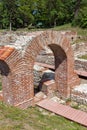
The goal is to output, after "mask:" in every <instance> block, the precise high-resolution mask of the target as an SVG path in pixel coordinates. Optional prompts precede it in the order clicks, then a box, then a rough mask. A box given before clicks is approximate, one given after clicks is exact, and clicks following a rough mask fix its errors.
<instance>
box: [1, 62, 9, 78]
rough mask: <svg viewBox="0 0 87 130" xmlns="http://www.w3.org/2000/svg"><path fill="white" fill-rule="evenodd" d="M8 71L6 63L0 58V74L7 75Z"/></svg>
mask: <svg viewBox="0 0 87 130" xmlns="http://www.w3.org/2000/svg"><path fill="white" fill-rule="evenodd" d="M9 72H10V68H9V66H8V65H7V63H6V62H5V61H3V60H0V74H1V75H4V76H8V74H9Z"/></svg>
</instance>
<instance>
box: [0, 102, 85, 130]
mask: <svg viewBox="0 0 87 130" xmlns="http://www.w3.org/2000/svg"><path fill="white" fill-rule="evenodd" d="M0 130H86V128H85V127H83V126H81V125H79V124H77V123H75V122H72V121H69V120H67V119H65V118H63V117H60V116H57V115H54V114H52V113H50V112H48V111H46V110H44V111H43V110H41V111H40V110H39V109H38V108H37V107H34V108H33V107H31V108H28V109H26V110H20V109H18V108H14V107H11V106H7V105H5V104H4V103H2V102H0Z"/></svg>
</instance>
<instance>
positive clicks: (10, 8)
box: [2, 0, 17, 31]
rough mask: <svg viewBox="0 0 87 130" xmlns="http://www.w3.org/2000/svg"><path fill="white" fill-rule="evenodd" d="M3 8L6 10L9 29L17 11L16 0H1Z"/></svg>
mask: <svg viewBox="0 0 87 130" xmlns="http://www.w3.org/2000/svg"><path fill="white" fill-rule="evenodd" d="M2 2H3V10H5V11H6V12H7V15H8V19H9V27H10V31H11V30H12V24H13V23H14V19H15V17H16V13H17V5H16V0H3V1H2Z"/></svg>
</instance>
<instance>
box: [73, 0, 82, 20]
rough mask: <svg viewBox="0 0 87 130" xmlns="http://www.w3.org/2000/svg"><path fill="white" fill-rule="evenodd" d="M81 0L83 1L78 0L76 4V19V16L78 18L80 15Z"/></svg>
mask: <svg viewBox="0 0 87 130" xmlns="http://www.w3.org/2000/svg"><path fill="white" fill-rule="evenodd" d="M81 1H82V0H77V2H76V6H75V13H74V19H76V18H77V16H78V13H79V9H80V4H81Z"/></svg>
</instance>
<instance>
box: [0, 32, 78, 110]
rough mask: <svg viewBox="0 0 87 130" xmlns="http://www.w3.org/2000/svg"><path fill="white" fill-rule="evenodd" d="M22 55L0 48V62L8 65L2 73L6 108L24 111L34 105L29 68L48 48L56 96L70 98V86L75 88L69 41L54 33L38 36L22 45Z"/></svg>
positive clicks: (75, 76)
mask: <svg viewBox="0 0 87 130" xmlns="http://www.w3.org/2000/svg"><path fill="white" fill-rule="evenodd" d="M25 46H26V47H25V48H22V49H24V50H23V52H22V50H21V51H20V50H17V49H16V48H12V47H10V46H7V47H1V48H0V50H1V51H0V53H1V54H0V60H2V61H4V62H5V63H6V64H7V65H8V68H9V69H8V70H10V71H7V72H8V73H6V74H5V73H3V72H4V71H2V73H3V74H4V75H3V88H5V89H4V101H5V102H6V103H7V104H10V105H14V106H18V107H20V108H27V107H28V106H29V105H32V104H33V103H34V86H33V66H34V63H35V60H36V57H37V55H38V54H39V52H40V51H41V50H42V49H44V47H50V49H51V50H52V51H53V53H54V57H55V68H56V70H55V81H56V88H57V90H58V91H59V93H60V94H61V95H62V96H64V97H68V96H70V90H71V88H72V87H73V86H75V85H77V84H79V79H78V76H77V75H76V73H74V58H73V51H72V48H71V45H70V43H69V40H68V39H67V38H66V37H65V35H62V34H61V33H60V32H57V31H46V32H43V33H42V32H41V33H39V34H37V35H35V36H33V37H32V38H30V41H29V43H27V44H26V45H25Z"/></svg>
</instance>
